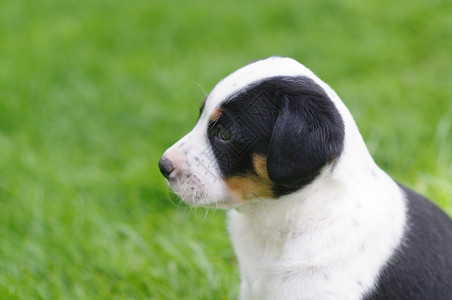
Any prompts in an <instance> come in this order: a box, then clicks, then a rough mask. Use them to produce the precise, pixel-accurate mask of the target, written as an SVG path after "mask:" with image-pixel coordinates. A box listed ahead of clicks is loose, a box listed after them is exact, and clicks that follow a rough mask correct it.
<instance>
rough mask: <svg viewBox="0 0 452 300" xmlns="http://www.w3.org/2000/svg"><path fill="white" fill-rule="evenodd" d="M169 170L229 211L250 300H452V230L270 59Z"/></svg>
mask: <svg viewBox="0 0 452 300" xmlns="http://www.w3.org/2000/svg"><path fill="white" fill-rule="evenodd" d="M159 168H160V170H161V172H162V174H163V175H164V176H165V177H166V179H167V182H168V184H169V185H170V187H171V189H172V190H173V191H174V192H175V193H176V194H177V195H178V196H179V197H180V198H181V199H182V200H184V201H185V202H186V203H187V204H189V205H193V206H204V207H215V208H221V209H228V210H229V212H228V228H229V233H230V236H231V239H232V243H233V247H234V250H235V253H236V255H237V259H238V263H239V269H240V277H241V283H240V295H239V298H240V299H258V300H263V299H272V300H275V299H284V300H290V299H321V300H325V299H334V300H338V299H339V300H340V299H422V300H426V299H432V300H440V299H452V221H451V219H450V218H449V217H448V216H447V215H446V214H445V213H444V212H442V211H441V210H440V209H439V208H438V207H437V206H435V205H434V204H433V203H432V202H430V201H429V200H427V199H426V198H424V197H423V196H421V195H419V194H417V193H415V192H413V191H411V190H410V189H408V188H406V187H404V186H403V185H401V184H399V183H397V182H395V181H394V180H393V179H392V178H391V177H390V176H389V175H387V174H386V173H385V172H384V171H382V170H381V169H380V168H379V167H378V166H377V165H376V163H375V162H374V160H373V159H372V157H371V155H370V154H369V151H368V150H367V147H366V145H365V143H364V141H363V138H362V137H361V134H360V133H359V131H358V128H357V125H356V123H355V122H354V120H353V117H352V115H351V114H350V112H349V110H348V109H347V108H346V106H345V105H344V103H343V102H342V101H341V100H340V98H339V97H338V96H337V95H336V93H335V92H334V91H333V90H332V89H331V88H330V87H329V86H328V85H327V84H326V83H324V82H323V81H321V80H320V79H319V78H318V77H317V76H316V75H314V73H313V72H311V71H310V70H309V69H308V68H306V67H305V66H303V65H302V64H300V63H299V62H297V61H295V60H293V59H290V58H284V57H270V58H267V59H263V60H258V61H255V62H252V63H250V64H248V65H246V66H244V67H242V68H240V69H238V70H237V71H235V72H233V73H232V74H230V75H229V76H227V77H226V78H224V79H223V80H221V81H220V82H219V83H218V84H217V85H216V86H215V87H214V89H213V90H212V91H211V92H210V93H209V94H208V96H207V97H206V98H205V99H204V101H203V104H202V106H201V109H200V116H199V119H198V121H197V124H196V126H195V127H194V128H193V130H192V131H191V132H189V133H188V134H187V135H186V136H184V137H183V138H182V139H180V140H179V141H178V142H176V143H175V144H174V145H173V146H172V147H170V148H169V149H168V150H167V151H166V152H165V153H164V155H163V156H162V158H161V159H160V161H159Z"/></svg>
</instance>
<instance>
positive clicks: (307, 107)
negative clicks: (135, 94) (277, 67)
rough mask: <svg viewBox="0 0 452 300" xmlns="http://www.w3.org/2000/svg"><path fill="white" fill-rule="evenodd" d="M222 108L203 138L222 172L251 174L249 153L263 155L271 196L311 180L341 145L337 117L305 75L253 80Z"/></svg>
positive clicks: (325, 95)
mask: <svg viewBox="0 0 452 300" xmlns="http://www.w3.org/2000/svg"><path fill="white" fill-rule="evenodd" d="M221 111H222V114H221V116H220V118H218V119H217V120H215V121H213V122H211V124H210V125H209V134H208V136H209V140H210V143H211V145H212V149H213V152H214V154H215V156H216V158H217V160H218V163H219V166H220V169H221V171H222V173H223V175H224V176H225V177H226V178H227V177H231V176H240V175H243V174H246V173H249V172H252V173H253V172H255V170H253V166H252V159H251V157H252V154H253V153H257V154H261V155H265V156H267V169H268V174H269V177H270V179H271V180H272V181H273V182H274V187H273V190H274V193H275V195H276V196H282V195H285V194H289V193H291V192H294V191H296V190H298V189H299V188H301V187H303V186H305V185H306V184H308V183H310V182H312V180H314V179H315V177H316V176H317V175H318V174H319V173H320V170H321V168H322V167H324V166H325V165H326V164H329V163H332V162H333V161H334V160H335V159H336V158H338V157H339V156H340V154H341V152H342V149H343V144H344V124H343V121H342V118H341V116H340V114H339V112H338V111H337V109H336V107H335V106H334V104H333V102H332V101H331V100H330V99H329V98H328V96H327V94H326V93H325V91H324V90H323V89H322V88H321V87H320V86H319V85H317V84H316V83H315V82H314V81H312V80H311V79H309V78H307V77H301V76H300V77H272V78H268V79H265V80H263V81H260V82H257V83H255V84H252V85H250V86H249V87H247V88H246V89H244V90H242V91H240V92H238V93H237V94H235V95H233V96H232V97H230V99H228V100H227V101H225V103H224V104H223V105H222V106H221ZM222 133H223V134H222ZM224 137H226V138H228V137H230V139H225V138H224Z"/></svg>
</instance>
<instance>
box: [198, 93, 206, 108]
mask: <svg viewBox="0 0 452 300" xmlns="http://www.w3.org/2000/svg"><path fill="white" fill-rule="evenodd" d="M206 100H207V96H206V97H204V99H202V102H201V106H200V108H199V110H200V111H202V110H203V109H204V106H206Z"/></svg>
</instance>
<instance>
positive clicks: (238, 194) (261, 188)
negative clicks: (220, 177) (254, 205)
mask: <svg viewBox="0 0 452 300" xmlns="http://www.w3.org/2000/svg"><path fill="white" fill-rule="evenodd" d="M252 160H253V166H254V168H255V171H256V173H257V175H256V174H252V173H248V174H246V175H241V176H233V177H229V178H227V179H225V183H226V185H227V187H228V189H229V192H230V193H231V195H232V198H234V199H235V200H250V199H253V198H267V199H268V198H273V197H274V194H273V191H272V186H273V183H272V181H271V180H270V178H269V177H268V174H267V158H266V157H265V156H263V155H258V154H253V158H252Z"/></svg>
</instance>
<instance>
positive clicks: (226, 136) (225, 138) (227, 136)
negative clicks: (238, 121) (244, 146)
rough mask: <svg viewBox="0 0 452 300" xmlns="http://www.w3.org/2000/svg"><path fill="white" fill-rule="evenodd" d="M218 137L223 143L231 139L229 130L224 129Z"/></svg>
mask: <svg viewBox="0 0 452 300" xmlns="http://www.w3.org/2000/svg"><path fill="white" fill-rule="evenodd" d="M218 136H219V138H220V139H222V140H223V141H229V140H230V139H231V137H232V136H231V133H230V132H229V130H226V129H223V130H221V131H220V133H219V135H218Z"/></svg>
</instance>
